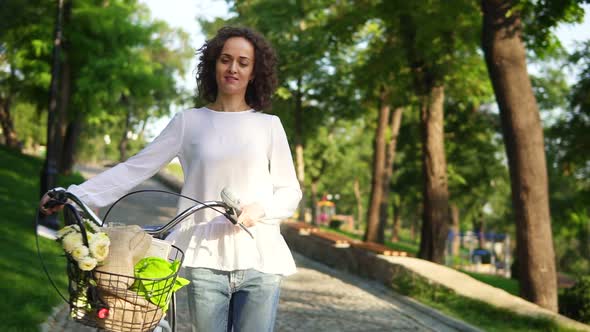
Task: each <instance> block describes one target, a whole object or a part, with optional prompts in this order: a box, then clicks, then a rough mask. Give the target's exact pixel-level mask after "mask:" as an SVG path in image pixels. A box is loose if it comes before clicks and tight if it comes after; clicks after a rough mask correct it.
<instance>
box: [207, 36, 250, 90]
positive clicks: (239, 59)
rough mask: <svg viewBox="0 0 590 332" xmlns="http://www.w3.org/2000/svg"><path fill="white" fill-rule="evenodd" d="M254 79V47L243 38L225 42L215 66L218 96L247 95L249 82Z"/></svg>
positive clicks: (234, 38)
mask: <svg viewBox="0 0 590 332" xmlns="http://www.w3.org/2000/svg"><path fill="white" fill-rule="evenodd" d="M253 78H254V46H253V45H252V43H250V42H249V41H248V40H247V39H245V38H243V37H232V38H229V39H228V40H226V41H225V44H224V45H223V49H222V50H221V54H220V55H219V58H218V59H217V62H216V64H215V80H216V81H217V87H218V90H217V91H218V95H219V94H221V95H242V96H245V95H246V88H247V87H248V81H250V80H251V79H253Z"/></svg>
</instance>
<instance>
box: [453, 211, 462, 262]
mask: <svg viewBox="0 0 590 332" xmlns="http://www.w3.org/2000/svg"><path fill="white" fill-rule="evenodd" d="M459 220H460V219H459V207H457V205H456V204H451V230H452V231H453V239H452V241H453V243H452V244H451V250H452V251H453V252H452V254H453V256H458V254H459V249H460V247H461V238H460V235H461V234H460V231H461V230H460V227H459Z"/></svg>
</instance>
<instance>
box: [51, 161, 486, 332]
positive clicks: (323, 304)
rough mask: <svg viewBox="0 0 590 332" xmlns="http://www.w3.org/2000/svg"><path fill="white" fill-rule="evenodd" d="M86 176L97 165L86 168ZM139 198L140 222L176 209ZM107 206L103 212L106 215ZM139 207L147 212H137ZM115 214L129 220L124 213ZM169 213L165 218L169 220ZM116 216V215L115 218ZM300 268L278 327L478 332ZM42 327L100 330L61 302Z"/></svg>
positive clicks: (323, 271) (356, 282)
mask: <svg viewBox="0 0 590 332" xmlns="http://www.w3.org/2000/svg"><path fill="white" fill-rule="evenodd" d="M79 170H80V171H81V172H82V173H83V175H84V176H85V177H89V176H92V175H93V174H95V172H96V170H95V169H93V168H87V167H81V168H80V169H79ZM146 188H149V189H162V190H166V188H165V187H163V186H162V185H161V184H160V183H159V182H158V181H155V180H148V181H146V182H144V183H143V184H141V185H140V186H138V188H136V189H146ZM153 197H154V198H153V199H145V198H143V199H137V200H135V202H130V203H129V204H128V206H127V207H128V208H130V209H133V208H134V207H135V209H133V210H130V211H133V214H134V219H135V221H137V223H139V224H141V223H143V222H145V221H147V222H146V223H149V224H153V216H154V215H169V214H170V213H172V214H173V213H174V207H175V205H176V202H175V200H174V199H169V200H156V198H155V196H153ZM156 202H157V204H156ZM104 211H105V210H102V211H100V214H104ZM138 211H143V212H141V213H140V214H138V213H137V212H138ZM116 218H119V219H121V220H123V219H125V220H129V218H128V217H125V215H124V214H120V215H117V216H116ZM165 218H166V217H162V220H165ZM115 220H116V219H115ZM294 257H295V261H296V263H297V267H298V272H297V273H296V274H294V275H292V276H289V277H287V278H285V279H283V282H282V285H281V299H280V304H279V312H278V315H277V322H276V329H275V330H276V331H279V332H281V331H284V332H291V331H351V332H352V331H363V332H369V331H476V329H475V328H473V327H471V326H469V325H466V324H464V323H462V322H460V321H457V320H455V319H451V318H449V317H446V316H444V315H442V314H440V313H438V312H436V311H434V310H432V309H430V308H427V307H425V306H423V305H420V304H418V303H416V302H415V301H413V300H411V299H408V298H405V297H402V296H399V295H397V294H395V293H393V292H392V291H391V290H389V289H387V288H385V287H384V286H382V285H381V284H379V283H378V282H373V281H369V280H365V279H361V278H358V277H356V276H353V275H350V274H347V273H344V272H341V271H337V270H333V269H331V268H329V267H327V266H325V265H323V264H320V263H318V262H315V261H312V260H310V259H308V258H306V257H304V256H302V255H299V254H297V253H294ZM177 301H178V308H179V311H178V316H179V324H178V329H177V330H178V332H188V331H191V329H190V326H189V324H188V310H187V307H188V305H187V300H186V292H184V291H182V290H181V291H180V292H179V294H178V298H177ZM42 330H43V331H66V332H85V331H95V330H94V329H90V328H86V327H83V326H81V325H79V324H78V323H75V322H73V321H71V320H69V319H68V310H67V306H66V305H65V304H64V305H61V306H59V307H57V308H56V309H55V310H54V314H53V315H52V316H51V317H50V318H49V319H48V320H47V322H45V323H44V324H43V325H42Z"/></svg>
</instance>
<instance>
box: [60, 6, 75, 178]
mask: <svg viewBox="0 0 590 332" xmlns="http://www.w3.org/2000/svg"><path fill="white" fill-rule="evenodd" d="M66 8H67V6H66ZM64 9H65V8H64ZM66 12H67V10H66ZM64 14H65V13H64ZM64 52H68V46H67V43H65V45H64ZM64 58H65V61H64V62H63V64H62V67H61V81H60V101H59V108H58V114H57V117H58V120H57V126H58V129H57V130H56V133H55V134H56V136H55V145H56V148H57V151H56V153H57V155H58V156H60V157H59V159H58V161H57V168H58V169H59V172H60V173H61V174H66V173H70V172H71V168H72V165H65V164H63V163H64V162H67V161H68V160H73V158H74V157H73V156H67V155H66V154H67V153H72V151H73V149H74V147H72V146H68V147H66V144H72V143H74V144H75V142H73V141H72V140H70V141H69V142H66V140H67V138H66V136H67V135H68V131H69V130H72V129H74V127H72V128H70V126H72V125H73V123H74V122H75V120H71V121H68V108H69V106H70V97H71V91H72V89H71V85H72V84H71V82H72V80H71V78H72V77H71V72H72V71H71V65H70V62H69V60H68V56H65V57H64ZM71 116H72V117H73V116H75V115H71ZM71 134H72V133H70V135H71Z"/></svg>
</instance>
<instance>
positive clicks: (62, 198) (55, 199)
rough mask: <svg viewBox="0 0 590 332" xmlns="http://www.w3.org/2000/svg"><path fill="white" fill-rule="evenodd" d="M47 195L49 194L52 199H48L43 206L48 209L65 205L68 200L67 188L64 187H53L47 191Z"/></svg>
mask: <svg viewBox="0 0 590 332" xmlns="http://www.w3.org/2000/svg"><path fill="white" fill-rule="evenodd" d="M47 196H49V197H50V198H51V199H50V200H49V201H47V203H45V204H43V207H44V208H46V209H50V208H53V207H56V206H59V205H65V204H66V203H67V202H68V197H67V195H66V190H65V189H63V188H55V189H51V190H50V191H48V192H47Z"/></svg>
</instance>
